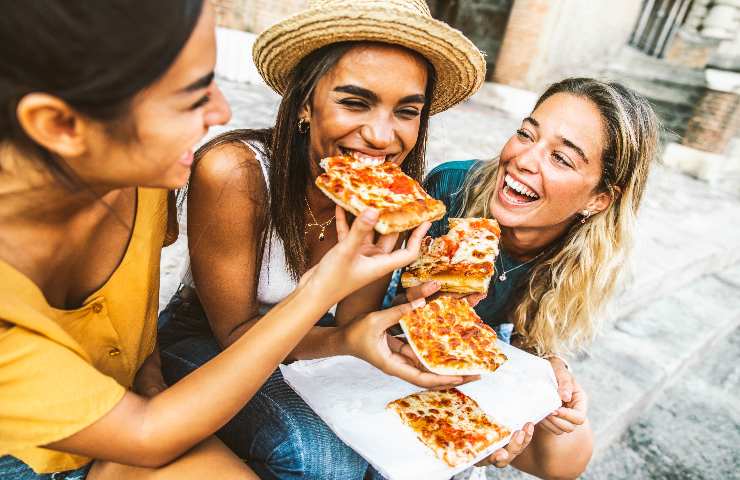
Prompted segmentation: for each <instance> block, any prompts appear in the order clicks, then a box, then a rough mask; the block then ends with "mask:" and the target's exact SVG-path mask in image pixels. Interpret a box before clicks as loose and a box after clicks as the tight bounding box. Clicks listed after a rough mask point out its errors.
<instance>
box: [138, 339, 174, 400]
mask: <svg viewBox="0 0 740 480" xmlns="http://www.w3.org/2000/svg"><path fill="white" fill-rule="evenodd" d="M166 389H167V384H166V383H165V381H164V377H162V367H161V362H160V358H159V348H155V349H154V351H153V352H152V354H151V355H149V356H148V357H147V359H146V360H144V363H142V364H141V367H140V368H139V371H138V372H136V376H135V377H134V384H133V390H134V392H136V393H138V394H139V395H141V396H143V397H153V396H155V395H157V394H158V393H161V392H163V391H164V390H166Z"/></svg>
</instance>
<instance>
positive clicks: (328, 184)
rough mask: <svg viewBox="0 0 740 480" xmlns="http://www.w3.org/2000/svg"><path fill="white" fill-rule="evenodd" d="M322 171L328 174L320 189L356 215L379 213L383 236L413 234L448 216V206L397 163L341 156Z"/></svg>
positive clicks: (328, 161) (320, 181)
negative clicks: (417, 227)
mask: <svg viewBox="0 0 740 480" xmlns="http://www.w3.org/2000/svg"><path fill="white" fill-rule="evenodd" d="M321 167H322V168H323V169H324V170H325V173H322V174H321V175H319V176H318V178H317V179H316V186H318V187H319V189H321V191H322V192H324V194H326V196H327V197H329V198H331V199H332V200H333V201H334V202H335V203H336V204H337V205H339V206H340V207H342V208H344V209H345V210H347V211H348V212H350V213H352V214H354V215H359V214H360V213H361V212H362V211H363V210H365V209H367V208H375V209H377V210H378V211H379V213H380V218H379V220H378V223H377V224H376V225H375V229H376V230H377V231H378V232H380V233H382V234H386V233H393V232H402V231H405V230H409V229H412V228H414V227H416V226H418V225H420V224H421V223H423V222H426V221H434V220H438V219H440V218H442V217H443V216H444V214H445V211H446V208H445V205H444V203H442V202H440V201H439V200H435V199H434V198H432V197H430V196H429V194H427V193H426V192H425V191H424V189H423V188H421V185H419V182H417V181H415V180H414V179H413V178H411V177H409V176H407V175H406V174H405V173H403V171H402V170H401V169H400V168H399V167H398V165H396V164H394V163H391V162H385V163H381V164H377V163H370V162H364V161H362V160H359V159H356V158H354V157H351V156H340V157H328V158H324V159H323V160H321Z"/></svg>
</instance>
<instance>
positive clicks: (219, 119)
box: [203, 83, 231, 128]
mask: <svg viewBox="0 0 740 480" xmlns="http://www.w3.org/2000/svg"><path fill="white" fill-rule="evenodd" d="M209 94H210V96H211V100H210V101H209V102H208V104H207V105H206V112H205V114H204V116H203V123H204V124H205V126H206V128H208V127H212V126H214V125H224V124H226V123H228V122H229V120H231V107H229V102H227V101H226V97H224V94H223V92H222V91H221V89H220V88H218V86H217V85H216V84H215V83H213V85H212V86H211V91H210V92H209Z"/></svg>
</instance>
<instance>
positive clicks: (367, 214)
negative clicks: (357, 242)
mask: <svg viewBox="0 0 740 480" xmlns="http://www.w3.org/2000/svg"><path fill="white" fill-rule="evenodd" d="M378 215H379V213H378V211H377V210H376V209H374V208H368V209H367V210H365V211H364V212H362V216H363V217H364V218H365V220H367V221H370V222H374V221H375V220H377V219H378Z"/></svg>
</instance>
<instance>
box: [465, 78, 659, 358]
mask: <svg viewBox="0 0 740 480" xmlns="http://www.w3.org/2000/svg"><path fill="white" fill-rule="evenodd" d="M556 93H568V94H571V95H575V96H578V97H581V98H586V99H588V100H590V101H591V102H593V103H594V104H595V105H596V106H597V107H598V109H599V111H600V112H601V115H602V116H603V118H604V121H605V125H606V131H605V132H604V135H605V139H606V148H605V149H604V154H603V157H602V163H603V172H602V176H601V180H600V182H599V184H598V185H597V187H596V189H597V192H608V193H609V195H610V197H611V199H612V201H611V202H610V205H609V206H608V207H607V208H606V209H605V210H603V211H602V212H600V213H598V214H596V215H594V216H592V217H591V218H589V219H588V221H586V222H585V223H584V224H582V223H581V222H580V221H578V219H577V218H574V221H573V223H572V225H571V226H570V228H569V229H568V230H567V231H566V232H565V233H564V234H563V235H562V236H561V237H560V238H559V239H558V240H556V241H555V242H554V243H553V244H552V245H551V246H549V248H547V249H546V250H545V252H546V253H545V254H544V255H543V256H542V257H540V259H539V260H538V261H537V262H536V263H535V264H534V265H533V267H532V269H531V272H530V275H529V280H528V287H527V285H525V286H524V288H520V289H519V291H518V292H517V293H516V294H515V295H514V296H513V298H512V301H510V302H509V305H508V308H507V310H508V313H507V316H508V317H509V321H511V322H513V323H514V325H515V332H516V341H517V342H518V345H519V346H521V347H522V348H525V349H527V350H530V351H533V352H535V353H537V354H539V355H547V354H557V353H565V354H570V353H574V352H576V351H579V350H582V349H583V348H584V347H585V346H586V345H587V344H588V343H589V342H590V341H591V340H592V339H593V336H594V334H595V333H596V331H597V320H598V318H599V317H600V316H601V315H600V314H601V310H602V308H603V306H604V304H605V303H606V300H607V299H608V298H609V297H610V295H611V294H612V293H613V292H614V289H615V286H616V283H617V279H618V277H619V274H620V272H621V270H622V269H623V267H624V265H625V261H626V259H627V257H628V254H629V251H630V248H631V243H632V242H631V240H632V232H633V231H634V228H635V218H636V215H637V210H638V207H639V206H640V200H641V199H642V195H643V192H644V190H645V183H646V181H647V177H648V171H649V168H650V164H651V162H652V160H653V158H654V157H655V156H656V154H657V149H658V134H659V128H660V127H659V122H658V119H657V117H656V115H655V113H654V112H653V109H652V107H651V106H650V104H649V103H648V101H647V100H646V99H645V98H644V97H642V96H640V95H638V94H636V93H634V92H632V91H630V90H629V89H627V88H625V87H624V86H622V85H620V84H618V83H613V82H602V81H598V80H594V79H590V78H569V79H566V80H563V81H560V82H558V83H555V84H553V85H551V86H550V87H549V88H548V89H547V91H545V93H544V94H543V95H542V96H541V97H540V98H539V100H537V104H536V105H535V109H537V107H538V106H539V105H540V104H541V103H542V102H544V101H545V100H546V99H547V98H549V97H550V96H552V95H555V94H556ZM498 168H499V162H498V161H497V159H495V160H492V161H489V162H484V163H482V164H481V165H480V166H479V167H478V168H476V169H475V170H473V171H472V172H471V175H470V176H469V177H468V179H467V180H466V184H465V186H464V187H463V192H464V197H463V203H462V207H461V209H462V211H463V212H464V216H483V217H490V216H491V212H490V207H489V205H490V200H491V198H492V196H493V195H494V194H495V193H496V192H495V190H496V185H497V183H496V178H497V175H498Z"/></svg>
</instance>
